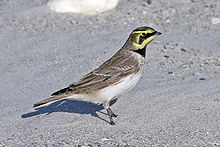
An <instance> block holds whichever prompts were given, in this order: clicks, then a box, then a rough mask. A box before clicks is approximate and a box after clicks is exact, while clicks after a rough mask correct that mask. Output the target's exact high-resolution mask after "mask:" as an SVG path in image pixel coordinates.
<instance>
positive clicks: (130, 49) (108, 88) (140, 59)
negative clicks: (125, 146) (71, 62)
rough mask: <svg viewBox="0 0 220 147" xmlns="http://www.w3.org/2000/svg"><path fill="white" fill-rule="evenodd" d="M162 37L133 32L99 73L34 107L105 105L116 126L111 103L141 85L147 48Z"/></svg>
mask: <svg viewBox="0 0 220 147" xmlns="http://www.w3.org/2000/svg"><path fill="white" fill-rule="evenodd" d="M161 34H162V33H160V32H158V31H156V30H154V29H153V28H151V27H148V26H143V27H138V28H136V29H135V30H133V31H132V32H131V34H130V36H129V37H128V39H127V41H126V42H125V44H124V45H123V46H122V48H121V49H120V50H119V51H117V52H116V53H115V54H114V55H113V56H112V57H111V58H110V59H108V60H107V61H106V62H104V63H103V64H102V65H100V66H99V67H98V68H97V69H95V70H93V71H91V72H89V73H88V74H86V75H84V76H83V77H82V78H81V79H80V80H79V81H78V82H75V83H73V84H71V85H69V86H68V87H66V88H63V89H60V90H58V91H56V92H54V93H52V94H51V97H49V98H47V99H45V100H42V101H40V102H38V103H36V104H34V107H38V106H41V105H44V104H47V103H49V102H54V101H57V100H61V99H63V100H79V101H85V102H91V103H94V104H98V105H103V107H104V108H105V109H106V111H107V115H108V116H109V119H110V121H109V124H111V125H115V122H114V121H113V117H117V116H118V115H116V114H115V113H114V112H113V111H112V110H111V108H110V102H111V101H112V100H114V99H116V98H118V97H119V96H121V95H123V94H124V93H125V92H128V91H130V90H131V89H132V88H133V87H134V86H135V85H136V84H137V82H138V81H139V79H140V77H141V75H142V71H143V66H144V63H145V62H144V60H145V56H146V47H147V45H148V44H149V43H150V42H151V41H153V40H154V39H155V37H156V36H158V35H161Z"/></svg>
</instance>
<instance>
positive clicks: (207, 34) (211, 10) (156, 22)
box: [0, 0, 220, 147]
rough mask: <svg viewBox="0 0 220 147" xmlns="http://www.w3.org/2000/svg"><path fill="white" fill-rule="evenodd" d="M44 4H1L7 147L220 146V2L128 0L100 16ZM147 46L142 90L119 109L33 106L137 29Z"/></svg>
mask: <svg viewBox="0 0 220 147" xmlns="http://www.w3.org/2000/svg"><path fill="white" fill-rule="evenodd" d="M46 3H47V1H46V0H16V1H14V0H1V1H0V51H1V53H0V60H1V64H0V69H1V70H0V77H1V78H0V89H1V90H0V102H1V103H0V117H1V119H0V126H1V127H0V132H1V133H0V147H1V146H220V86H219V85H220V23H218V21H219V19H220V1H218V0H209V1H208V0H179V1H176V0H166V1H164V0H155V1H151V0H121V1H120V3H119V5H118V7H117V8H116V9H114V10H113V11H110V12H107V13H104V14H100V15H96V16H85V15H81V14H58V13H55V12H52V11H50V10H49V9H48V8H47V6H46ZM139 26H151V27H153V28H155V29H156V30H158V31H160V32H162V33H163V34H162V35H161V36H159V37H158V38H157V39H155V41H153V42H152V43H151V44H150V45H149V46H148V53H147V58H146V65H145V68H144V74H143V76H142V78H141V80H140V81H139V83H138V84H137V86H136V87H135V88H134V89H133V90H132V91H131V92H129V93H127V94H125V95H123V96H121V97H120V98H118V99H117V100H116V101H114V102H113V104H112V110H113V111H114V112H115V113H116V114H118V115H119V116H118V117H117V118H116V119H115V122H116V125H115V126H111V125H109V124H108V123H107V122H106V121H108V116H107V115H106V113H105V110H104V109H103V108H102V107H101V106H96V105H94V104H91V103H84V102H77V101H67V102H66V103H64V104H63V105H59V104H60V102H55V103H52V104H50V105H49V106H44V107H40V108H37V109H34V108H32V106H33V104H34V103H36V102H38V101H40V100H42V99H45V98H47V97H49V96H50V94H51V93H52V92H54V91H56V90H59V89H60V88H63V87H65V86H67V85H69V84H71V83H73V82H75V81H77V80H79V78H80V77H81V76H83V75H84V74H86V73H87V72H89V71H91V70H93V69H95V68H96V67H98V66H99V65H100V64H101V63H102V62H104V61H105V60H106V59H108V58H109V57H111V56H112V55H113V54H114V53H115V52H116V51H117V50H119V49H120V47H121V46H122V45H123V44H124V42H125V40H126V39H127V37H128V35H129V34H130V32H131V31H132V30H133V29H135V28H136V27H139Z"/></svg>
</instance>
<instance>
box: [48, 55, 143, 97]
mask: <svg viewBox="0 0 220 147" xmlns="http://www.w3.org/2000/svg"><path fill="white" fill-rule="evenodd" d="M131 56H132V54H127V55H125V53H122V54H121V53H120V52H118V53H117V54H116V55H114V56H113V57H112V58H111V59H109V60H107V61H106V62H105V63H103V64H102V65H101V66H100V67H99V68H97V69H95V70H94V71H92V72H90V73H89V74H87V75H85V76H83V77H82V78H81V79H80V80H79V81H78V82H77V83H74V85H71V86H69V87H67V88H64V89H61V90H59V91H57V92H55V93H53V94H52V96H54V95H59V94H63V93H67V92H72V91H74V93H80V92H81V91H84V92H85V91H91V90H92V91H93V90H97V89H100V88H103V87H106V86H107V85H109V84H113V83H116V82H117V81H119V80H120V79H121V78H122V77H124V76H126V75H127V74H129V73H131V72H135V71H138V68H139V63H138V62H137V61H136V60H137V59H136V58H134V57H131Z"/></svg>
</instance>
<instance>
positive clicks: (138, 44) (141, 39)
mask: <svg viewBox="0 0 220 147" xmlns="http://www.w3.org/2000/svg"><path fill="white" fill-rule="evenodd" d="M152 33H155V30H153V29H148V30H144V31H134V32H132V36H131V39H132V45H133V46H134V47H135V49H137V50H138V49H142V48H144V47H145V46H146V45H147V44H148V43H150V42H151V41H152V40H153V39H154V38H155V36H154V35H152V36H150V35H149V37H148V36H147V34H152Z"/></svg>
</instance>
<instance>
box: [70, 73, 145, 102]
mask: <svg viewBox="0 0 220 147" xmlns="http://www.w3.org/2000/svg"><path fill="white" fill-rule="evenodd" d="M140 77H141V72H139V73H138V74H132V75H129V76H128V77H125V78H123V79H121V81H120V82H118V83H117V84H114V85H111V86H108V87H105V88H103V89H100V90H99V91H97V92H95V93H93V94H89V95H86V94H74V95H72V96H68V97H66V99H74V100H80V101H87V102H92V103H95V104H102V103H104V102H106V101H111V100H112V99H114V98H117V97H118V96H120V95H122V94H124V93H125V92H128V91H129V90H131V89H132V88H134V86H135V85H136V84H137V82H138V80H139V79H140Z"/></svg>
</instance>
